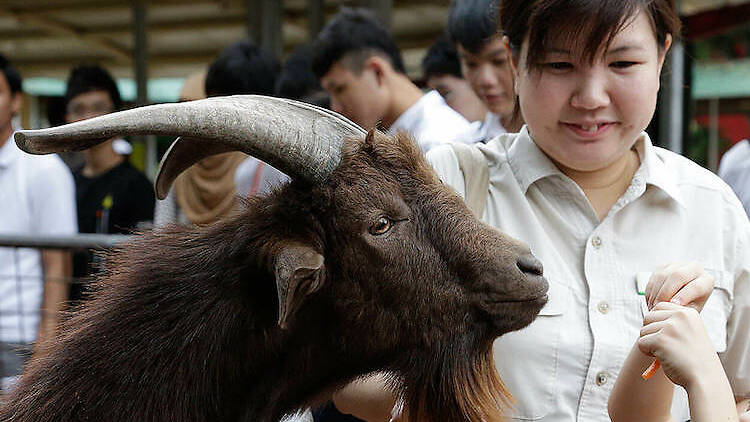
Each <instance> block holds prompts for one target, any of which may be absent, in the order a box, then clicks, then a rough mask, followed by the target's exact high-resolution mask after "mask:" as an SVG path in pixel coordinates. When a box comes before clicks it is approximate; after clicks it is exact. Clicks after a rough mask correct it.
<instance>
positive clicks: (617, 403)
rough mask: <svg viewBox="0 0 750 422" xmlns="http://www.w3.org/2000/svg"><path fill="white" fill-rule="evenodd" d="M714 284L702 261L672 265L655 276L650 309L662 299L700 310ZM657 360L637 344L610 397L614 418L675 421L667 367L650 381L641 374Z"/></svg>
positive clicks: (649, 289) (649, 292)
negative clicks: (646, 380)
mask: <svg viewBox="0 0 750 422" xmlns="http://www.w3.org/2000/svg"><path fill="white" fill-rule="evenodd" d="M713 287H714V280H713V278H712V277H711V276H710V275H709V274H708V273H706V272H705V271H704V269H703V267H702V266H701V265H700V264H698V263H695V262H688V263H682V264H670V265H666V266H664V267H663V268H661V269H660V270H659V271H656V272H654V273H653V274H652V275H651V278H650V279H649V282H648V285H647V286H646V297H645V299H646V303H647V304H648V307H649V309H652V308H653V307H654V306H655V305H656V304H657V303H659V302H662V301H672V302H674V303H676V304H678V305H679V304H684V305H686V306H689V307H691V308H693V309H695V310H697V311H698V312H700V311H701V310H702V309H703V305H705V303H706V301H707V300H708V298H709V296H710V295H711V292H712V291H713ZM644 325H646V323H645V321H644ZM641 334H643V331H642V332H641ZM653 362H654V357H653V356H652V355H648V354H645V353H643V352H642V351H641V350H640V349H639V345H638V343H636V344H634V345H633V349H632V350H631V351H630V354H629V355H628V357H627V359H626V360H625V364H624V365H623V367H622V369H621V370H620V374H619V375H618V377H617V382H616V383H615V386H614V388H613V390H612V394H611V395H610V397H609V404H608V410H609V414H610V418H611V419H612V421H614V422H620V421H645V422H663V421H671V420H672V418H671V416H670V409H671V405H672V397H673V395H674V384H673V383H672V382H671V381H670V380H669V379H668V378H667V376H666V375H665V374H664V370H663V369H662V368H659V369H658V370H657V371H656V372H655V373H654V374H653V376H652V377H651V378H649V379H648V382H645V381H644V380H643V378H642V377H641V374H643V372H644V371H645V370H646V368H648V367H649V366H650V365H651V364H652V363H653Z"/></svg>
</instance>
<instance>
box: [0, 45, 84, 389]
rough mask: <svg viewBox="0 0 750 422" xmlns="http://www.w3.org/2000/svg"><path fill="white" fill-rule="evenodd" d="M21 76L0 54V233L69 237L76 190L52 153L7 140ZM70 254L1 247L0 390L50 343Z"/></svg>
mask: <svg viewBox="0 0 750 422" xmlns="http://www.w3.org/2000/svg"><path fill="white" fill-rule="evenodd" d="M22 98H23V94H22V92H21V75H20V73H18V71H17V70H16V69H15V68H14V67H13V66H12V64H11V63H10V62H8V60H6V59H5V57H3V56H0V203H2V204H3V206H2V207H0V233H2V234H4V235H19V234H21V235H33V236H40V237H44V236H52V235H73V234H75V233H76V209H75V187H74V184H73V177H72V175H71V174H70V170H68V168H67V167H66V166H65V164H64V163H63V162H62V160H61V159H60V158H59V157H58V156H56V155H31V154H26V153H24V152H22V151H21V150H20V149H18V147H17V146H16V143H15V142H14V140H13V137H12V135H13V130H14V128H13V117H14V116H15V115H16V114H17V113H18V112H19V111H20V110H21V101H22ZM69 277H70V254H69V253H67V252H63V251H59V250H51V249H45V250H39V249H31V248H0V390H6V391H7V390H8V389H9V388H10V386H11V384H12V382H13V380H14V377H15V376H16V375H18V374H20V373H21V369H22V368H23V365H24V363H25V361H26V359H27V358H28V356H29V355H30V352H31V349H32V345H33V344H34V342H37V344H38V343H39V342H43V341H44V340H45V339H48V338H50V337H51V336H52V335H53V334H54V332H55V328H56V327H57V325H58V321H59V315H60V312H59V311H60V310H61V309H62V308H63V305H64V303H65V300H66V299H67V295H68V284H67V280H68V278H69Z"/></svg>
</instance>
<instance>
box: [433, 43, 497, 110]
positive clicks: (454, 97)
mask: <svg viewBox="0 0 750 422" xmlns="http://www.w3.org/2000/svg"><path fill="white" fill-rule="evenodd" d="M422 74H423V76H424V78H425V82H426V84H427V86H428V87H429V88H430V89H434V90H435V91H437V92H439V93H440V95H442V96H443V99H444V100H445V102H446V104H448V105H449V106H450V107H451V108H452V109H454V110H456V111H457V112H459V113H460V114H461V115H462V116H464V117H465V118H466V120H468V121H470V122H476V121H481V120H484V118H485V116H486V115H487V107H486V106H485V105H484V103H483V102H482V101H481V100H480V99H479V97H477V94H475V93H474V91H473V90H472V88H471V85H469V83H468V82H467V81H466V79H464V78H463V75H462V74H461V63H460V62H459V60H458V53H457V52H456V47H455V46H454V45H453V43H452V42H451V41H450V40H448V38H447V37H446V36H445V35H443V36H440V37H439V38H438V39H437V40H436V41H435V42H434V43H433V44H432V46H430V48H429V49H427V54H425V56H424V58H423V59H422Z"/></svg>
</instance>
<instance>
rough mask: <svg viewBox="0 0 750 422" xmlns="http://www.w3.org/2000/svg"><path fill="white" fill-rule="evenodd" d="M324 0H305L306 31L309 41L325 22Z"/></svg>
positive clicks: (316, 34) (315, 35)
mask: <svg viewBox="0 0 750 422" xmlns="http://www.w3.org/2000/svg"><path fill="white" fill-rule="evenodd" d="M324 3H325V1H324V0H307V31H308V34H309V38H310V41H312V40H314V39H315V37H317V36H318V33H319V32H320V30H321V29H323V25H324V24H325V4H324Z"/></svg>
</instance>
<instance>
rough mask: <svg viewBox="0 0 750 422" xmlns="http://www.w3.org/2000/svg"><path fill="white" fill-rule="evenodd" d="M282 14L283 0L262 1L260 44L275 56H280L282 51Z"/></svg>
mask: <svg viewBox="0 0 750 422" xmlns="http://www.w3.org/2000/svg"><path fill="white" fill-rule="evenodd" d="M283 14H284V1H283V0H264V1H263V23H262V25H261V31H262V37H261V38H262V41H261V45H262V46H263V47H264V48H265V49H266V50H268V51H270V52H272V53H274V54H275V55H276V57H281V53H283V52H284V40H283V38H284V36H283V33H282V29H281V23H282V22H281V21H282V16H283Z"/></svg>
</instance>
